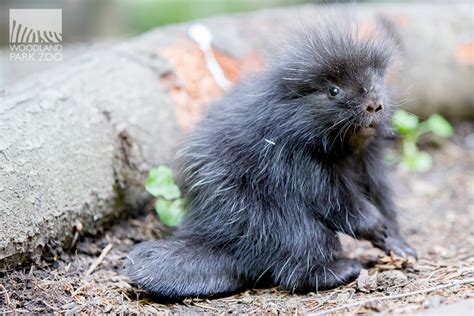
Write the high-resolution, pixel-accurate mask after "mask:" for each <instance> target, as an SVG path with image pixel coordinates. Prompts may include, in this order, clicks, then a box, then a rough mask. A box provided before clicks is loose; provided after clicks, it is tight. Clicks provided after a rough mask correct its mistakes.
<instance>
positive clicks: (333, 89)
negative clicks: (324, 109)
mask: <svg viewBox="0 0 474 316" xmlns="http://www.w3.org/2000/svg"><path fill="white" fill-rule="evenodd" d="M339 93H341V90H340V89H339V88H338V87H334V86H333V87H331V88H329V91H328V94H329V97H330V98H335V97H336V96H337V95H338V94H339Z"/></svg>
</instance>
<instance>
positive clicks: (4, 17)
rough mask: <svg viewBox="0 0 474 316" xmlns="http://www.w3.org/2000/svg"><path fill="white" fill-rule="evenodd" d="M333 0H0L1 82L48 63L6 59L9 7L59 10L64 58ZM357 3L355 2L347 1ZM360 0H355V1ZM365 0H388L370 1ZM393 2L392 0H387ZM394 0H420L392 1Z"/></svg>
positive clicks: (11, 79)
mask: <svg viewBox="0 0 474 316" xmlns="http://www.w3.org/2000/svg"><path fill="white" fill-rule="evenodd" d="M335 2H337V3H342V2H345V1H339V0H338V1H333V0H110V1H99V0H63V1H60V0H2V1H1V2H0V65H1V70H0V86H3V85H4V84H7V83H12V82H14V81H16V80H19V79H20V78H21V77H23V76H24V75H25V74H29V73H32V72H36V71H38V70H41V69H44V68H45V67H50V66H54V65H53V64H51V63H49V64H48V63H44V62H43V63H31V62H30V63H24V62H23V63H21V62H11V61H10V60H9V52H10V51H9V48H8V21H9V10H10V9H39V8H43V9H48V8H50V9H62V10H63V11H62V15H63V34H64V36H63V49H64V51H63V56H64V60H68V59H70V58H73V57H75V56H77V55H79V54H83V53H84V52H85V51H87V50H88V49H90V48H91V47H96V46H98V45H99V46H107V45H110V44H112V43H114V42H115V41H118V40H121V39H123V38H127V37H132V36H136V35H138V34H140V33H143V32H146V31H147V30H150V29H152V28H154V27H157V26H162V25H166V24H172V23H179V22H184V21H189V20H194V19H199V18H204V17H208V16H213V15H219V14H228V13H237V12H248V11H252V10H257V9H262V8H271V7H278V6H290V5H297V4H304V3H307V4H321V3H325V4H329V3H335ZM350 2H356V1H350ZM357 2H360V1H357ZM368 2H388V1H380V0H378V1H377V0H372V1H368ZM392 2H394V1H392ZM395 2H420V1H418V0H413V1H395Z"/></svg>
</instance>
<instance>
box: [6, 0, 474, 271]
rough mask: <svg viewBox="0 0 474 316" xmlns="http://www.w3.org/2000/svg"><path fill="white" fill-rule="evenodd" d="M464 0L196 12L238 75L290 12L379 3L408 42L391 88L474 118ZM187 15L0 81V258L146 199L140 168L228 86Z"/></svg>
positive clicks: (87, 228)
mask: <svg viewBox="0 0 474 316" xmlns="http://www.w3.org/2000/svg"><path fill="white" fill-rule="evenodd" d="M471 9H472V6H470V5H469V4H466V5H356V6H352V5H337V6H331V7H329V6H323V7H317V6H301V7H292V8H284V9H273V10H264V11H259V12H254V13H249V14H243V15H233V16H226V17H218V18H211V19H207V20H204V21H202V22H203V23H204V24H205V25H206V26H208V27H209V29H210V30H211V32H212V34H213V36H214V41H213V49H214V53H215V55H216V58H217V59H218V61H219V63H220V64H221V66H222V68H223V70H224V72H225V74H226V75H227V77H228V78H229V79H231V80H232V81H234V82H235V81H238V80H239V79H240V78H242V77H244V76H245V74H246V73H247V72H249V71H255V70H258V69H259V68H261V67H262V65H264V64H265V60H266V58H265V57H264V56H266V53H265V52H273V51H274V50H280V48H279V47H278V46H277V45H278V44H277V43H279V42H281V41H280V40H281V39H280V38H279V37H280V36H279V34H284V33H285V32H286V31H287V30H288V29H294V24H295V21H296V20H303V19H311V18H314V17H315V16H318V14H322V15H327V14H331V15H336V16H337V15H342V14H347V13H348V12H349V11H351V15H352V14H354V13H355V15H356V16H357V17H359V18H360V19H361V21H373V18H374V16H375V15H376V14H383V15H384V16H386V17H388V18H389V19H391V20H393V21H394V23H395V24H396V25H397V29H398V31H399V33H400V36H401V43H402V47H404V55H403V56H404V58H405V63H404V66H403V67H404V68H402V69H403V71H402V72H401V73H402V76H398V77H394V79H393V82H392V83H393V85H394V86H395V87H396V89H397V90H398V91H399V92H400V91H401V92H402V93H399V94H396V98H398V100H399V101H403V103H404V106H405V107H406V108H407V109H409V110H410V111H413V112H415V113H417V114H419V115H421V116H426V115H428V114H429V113H433V112H441V113H443V114H445V115H448V116H449V117H456V118H474V107H473V104H474V95H473V92H472V89H473V67H474V66H473V64H474V56H473V55H474V52H473V43H474V36H473V33H472V30H473V21H472V16H471V14H472V13H471ZM369 23H372V22H369ZM188 26H189V25H187V24H182V25H175V26H170V27H164V28H161V29H157V30H154V31H151V32H149V33H146V34H144V35H142V36H140V37H138V38H135V39H131V40H129V41H127V42H125V43H123V44H120V45H117V46H115V47H112V48H111V49H109V50H106V51H105V50H102V51H94V52H92V53H90V54H88V55H86V56H83V57H81V58H79V59H77V60H74V61H69V62H67V63H66V64H64V65H61V66H59V67H56V68H54V69H51V70H48V71H46V72H43V73H40V74H37V75H34V76H30V77H29V78H27V79H25V80H23V81H22V82H19V83H17V84H15V85H13V86H10V87H7V88H4V89H2V90H1V91H0V98H1V104H0V266H9V265H12V264H15V263H18V262H20V261H21V259H22V258H25V257H27V256H29V255H31V254H33V253H37V252H39V251H42V250H44V248H45V247H47V246H63V247H67V246H68V245H70V243H71V241H72V240H73V237H74V235H75V234H76V233H78V232H77V231H78V230H81V229H79V228H81V227H82V230H81V231H82V232H94V231H95V230H96V229H97V228H99V227H101V226H102V225H104V224H105V223H107V222H108V221H110V220H111V219H113V218H116V217H118V216H120V215H121V214H123V213H127V214H131V213H133V212H136V211H138V210H140V209H141V208H142V207H143V205H144V204H145V203H146V202H147V200H148V199H149V198H150V197H149V196H148V195H147V194H146V193H145V191H144V188H143V182H144V178H145V176H146V172H147V170H149V168H151V167H152V166H154V165H157V164H160V163H165V164H171V163H172V157H173V153H174V150H175V148H176V144H177V142H178V140H179V138H180V137H181V135H182V134H183V131H186V130H188V129H189V128H191V127H192V126H193V124H194V123H195V121H196V120H197V118H198V117H199V115H200V114H201V113H202V112H203V111H204V109H205V105H206V104H207V103H208V102H210V101H212V100H214V99H216V98H218V97H219V96H221V95H222V93H223V92H222V90H221V89H220V88H219V87H218V86H217V84H216V82H215V81H214V79H213V78H212V76H211V75H210V73H209V72H208V70H207V68H206V64H205V60H204V57H203V54H202V52H201V51H200V50H199V48H198V46H197V45H196V44H195V43H194V42H192V41H191V40H190V39H189V38H188V37H187V29H188ZM407 99H408V101H407Z"/></svg>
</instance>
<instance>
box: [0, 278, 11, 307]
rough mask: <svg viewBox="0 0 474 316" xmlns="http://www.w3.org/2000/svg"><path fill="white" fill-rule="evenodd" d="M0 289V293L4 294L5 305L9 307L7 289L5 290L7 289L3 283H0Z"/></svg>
mask: <svg viewBox="0 0 474 316" xmlns="http://www.w3.org/2000/svg"><path fill="white" fill-rule="evenodd" d="M0 290H2V291H1V292H0V294H3V295H5V302H6V303H7V306H8V307H10V304H11V302H10V295H8V291H7V289H6V288H5V287H4V286H3V284H0Z"/></svg>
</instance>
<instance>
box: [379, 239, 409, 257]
mask: <svg viewBox="0 0 474 316" xmlns="http://www.w3.org/2000/svg"><path fill="white" fill-rule="evenodd" d="M378 248H380V249H382V250H383V251H385V252H386V253H387V254H389V253H390V252H391V251H392V252H393V253H395V254H396V255H398V256H400V257H404V258H407V257H409V256H412V257H414V258H415V259H418V255H417V253H416V250H415V249H414V248H413V247H411V246H410V245H408V243H407V242H406V241H405V240H404V239H403V238H402V237H400V236H388V237H387V238H386V239H385V243H384V244H382V245H381V247H378Z"/></svg>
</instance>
